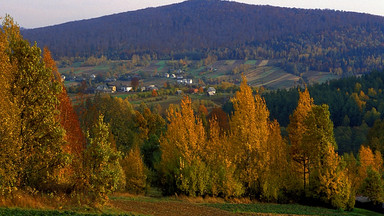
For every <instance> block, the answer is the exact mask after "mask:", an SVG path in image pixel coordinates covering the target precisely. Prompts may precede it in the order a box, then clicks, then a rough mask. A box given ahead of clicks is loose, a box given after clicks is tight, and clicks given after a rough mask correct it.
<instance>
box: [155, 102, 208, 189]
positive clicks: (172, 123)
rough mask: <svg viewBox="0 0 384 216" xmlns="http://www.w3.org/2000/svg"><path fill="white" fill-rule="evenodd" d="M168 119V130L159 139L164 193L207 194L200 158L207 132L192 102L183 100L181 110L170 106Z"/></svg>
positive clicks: (203, 169)
mask: <svg viewBox="0 0 384 216" xmlns="http://www.w3.org/2000/svg"><path fill="white" fill-rule="evenodd" d="M167 119H168V122H169V123H168V125H167V131H166V132H165V134H164V135H163V136H162V137H161V138H160V149H161V152H162V155H161V161H160V163H159V166H158V170H159V173H160V175H161V179H162V180H161V181H162V184H163V189H164V193H167V194H169V193H175V192H181V193H184V194H187V195H191V196H196V195H204V194H205V193H206V191H207V189H208V180H209V170H208V168H207V165H206V164H205V163H204V161H203V159H202V155H201V154H202V149H203V146H204V145H205V130H204V127H203V125H202V122H201V120H200V119H199V118H198V117H196V116H195V115H194V113H193V109H192V105H191V99H190V98H188V97H184V98H183V100H182V101H181V109H180V111H178V110H176V109H175V107H173V106H170V108H169V109H168V118H167Z"/></svg>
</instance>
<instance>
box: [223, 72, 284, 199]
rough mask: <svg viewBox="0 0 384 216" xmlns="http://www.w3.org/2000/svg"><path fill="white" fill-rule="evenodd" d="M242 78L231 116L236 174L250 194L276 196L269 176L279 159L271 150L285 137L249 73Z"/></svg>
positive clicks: (231, 136) (272, 197) (232, 146)
mask: <svg viewBox="0 0 384 216" xmlns="http://www.w3.org/2000/svg"><path fill="white" fill-rule="evenodd" d="M242 78H243V81H242V83H241V85H240V91H238V92H236V95H235V97H234V98H233V99H232V103H233V108H234V112H233V115H232V117H231V119H230V138H229V140H230V143H231V148H232V151H233V154H232V155H231V158H232V160H233V162H234V163H235V164H236V172H235V174H236V175H237V177H238V178H239V179H240V181H241V182H242V183H243V186H244V188H246V190H247V193H248V195H250V196H260V197H264V198H266V199H270V198H271V199H274V198H276V197H277V196H276V193H275V192H273V191H272V188H271V187H272V186H271V183H272V182H271V181H270V180H271V178H269V177H270V173H271V172H274V171H272V170H271V167H272V166H271V165H272V164H271V161H273V162H272V163H274V162H276V161H275V160H272V159H273V157H272V154H274V153H276V152H272V150H273V149H275V147H276V146H279V145H280V143H276V142H279V141H282V139H281V135H279V133H276V127H277V128H279V126H278V124H277V125H276V123H274V124H275V126H273V124H272V123H271V122H270V120H269V111H268V109H267V106H266V103H265V100H264V99H263V98H262V97H261V96H260V94H259V93H257V94H256V95H255V96H253V94H252V89H251V88H250V87H249V86H248V85H247V80H246V77H245V76H243V77H242ZM271 126H272V127H271ZM271 135H272V136H275V135H276V137H274V138H275V142H271V143H269V142H268V141H270V140H271V138H272V137H271ZM279 136H280V138H279ZM271 145H274V146H273V147H272V146H271ZM277 148H279V147H277ZM282 151H284V150H282ZM282 160H285V158H282Z"/></svg>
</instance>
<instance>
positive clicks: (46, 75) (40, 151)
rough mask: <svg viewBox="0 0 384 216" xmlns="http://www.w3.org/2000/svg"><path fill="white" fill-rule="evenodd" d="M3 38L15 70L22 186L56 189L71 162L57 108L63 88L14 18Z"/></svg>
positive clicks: (13, 92)
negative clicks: (61, 172) (67, 153)
mask: <svg viewBox="0 0 384 216" xmlns="http://www.w3.org/2000/svg"><path fill="white" fill-rule="evenodd" d="M2 34H4V36H3V37H5V38H6V42H5V44H7V50H6V55H7V56H8V57H6V58H9V62H10V64H11V65H12V66H14V68H13V70H12V79H11V81H10V82H9V84H10V89H9V90H10V97H11V98H12V101H13V103H14V106H15V107H16V110H17V111H18V114H17V116H16V117H15V119H17V121H19V124H18V127H19V128H18V129H17V130H15V131H13V133H15V134H16V136H18V137H19V139H20V140H19V142H20V145H21V147H20V149H19V152H18V155H19V157H20V169H19V170H18V177H19V180H20V185H21V186H22V187H26V186H29V187H32V188H37V189H41V190H47V189H54V188H53V187H54V185H55V184H56V183H57V180H58V176H57V174H58V172H57V171H58V170H59V169H60V168H62V167H63V166H66V164H67V161H68V160H67V156H66V154H64V152H63V145H64V144H65V139H64V136H65V131H64V129H63V128H62V126H61V125H60V120H59V118H58V116H59V110H58V108H57V107H58V105H59V100H58V96H59V94H60V92H61V91H62V89H61V86H60V84H59V83H58V82H57V81H56V80H55V79H54V76H53V73H52V69H51V68H49V67H47V66H46V64H45V63H44V61H43V59H42V57H41V50H40V49H39V48H38V47H37V45H36V44H35V45H34V46H30V44H29V43H28V42H27V41H26V40H24V39H23V38H22V37H21V35H20V33H19V29H18V27H17V26H16V25H15V24H14V23H13V21H12V19H11V18H10V17H6V18H5V20H4V23H3V33H2Z"/></svg>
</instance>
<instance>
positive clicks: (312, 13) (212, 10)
mask: <svg viewBox="0 0 384 216" xmlns="http://www.w3.org/2000/svg"><path fill="white" fill-rule="evenodd" d="M383 24H384V18H383V17H379V16H372V15H368V14H359V13H351V12H342V11H332V10H304V9H294V8H279V7H272V6H255V5H247V4H241V3H236V2H229V1H220V0H209V1H206V0H204V1H203V0H190V1H186V2H183V3H180V4H173V5H169V6H163V7H158V8H148V9H144V10H138V11H133V12H126V13H120V14H114V15H110V16H105V17H100V18H95V19H89V20H82V21H76V22H69V23H65V24H61V25H56V26H50V27H44V28H38V29H29V30H24V31H23V32H22V34H23V35H24V36H25V38H27V39H29V40H30V41H37V42H38V44H39V45H40V46H48V47H49V48H50V49H51V50H52V52H53V53H54V54H55V55H56V57H63V56H67V57H75V56H81V57H89V56H101V55H105V56H107V57H108V58H111V59H130V58H131V57H132V55H133V54H139V55H143V54H150V55H151V57H152V59H158V58H162V59H171V58H175V59H179V58H184V57H188V58H189V59H201V58H203V57H204V58H205V57H206V56H207V55H208V54H211V55H216V56H217V57H218V59H275V60H277V61H276V62H275V64H276V65H278V66H280V67H282V68H283V69H285V70H286V71H288V72H291V73H294V74H297V75H299V74H300V73H302V72H306V71H327V72H332V73H335V74H338V75H352V74H358V73H365V72H369V71H371V70H372V69H378V68H382V66H383V56H382V53H383V50H384V43H383V42H384V34H383V31H384V27H383V26H384V25H383Z"/></svg>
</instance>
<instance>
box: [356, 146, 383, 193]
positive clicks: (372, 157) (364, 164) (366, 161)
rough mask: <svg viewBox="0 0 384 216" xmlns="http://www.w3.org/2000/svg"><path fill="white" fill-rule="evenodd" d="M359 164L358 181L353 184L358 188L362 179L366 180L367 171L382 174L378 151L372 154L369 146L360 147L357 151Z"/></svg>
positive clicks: (381, 160)
mask: <svg viewBox="0 0 384 216" xmlns="http://www.w3.org/2000/svg"><path fill="white" fill-rule="evenodd" d="M359 162H360V166H359V168H358V174H359V181H357V182H355V184H356V185H357V187H358V188H359V187H360V186H361V185H362V184H363V181H364V179H366V178H367V176H368V174H367V172H368V170H369V169H371V170H372V171H374V172H377V173H383V171H384V170H383V165H384V164H383V157H382V156H381V153H380V151H377V150H376V151H375V152H372V150H371V148H370V147H369V146H364V145H362V146H361V147H360V150H359Z"/></svg>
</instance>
